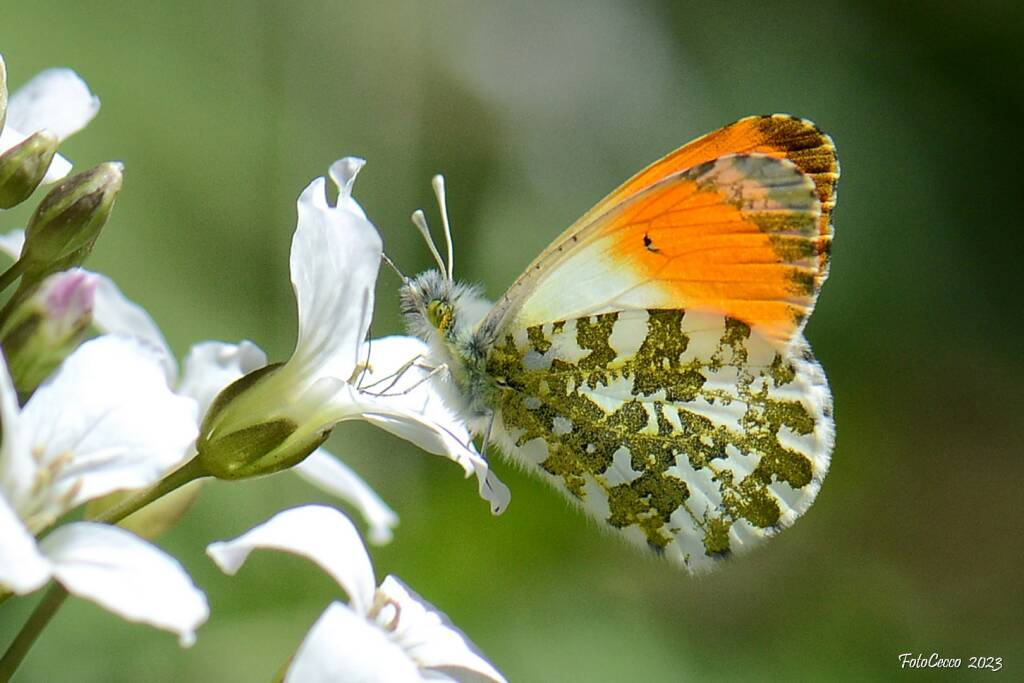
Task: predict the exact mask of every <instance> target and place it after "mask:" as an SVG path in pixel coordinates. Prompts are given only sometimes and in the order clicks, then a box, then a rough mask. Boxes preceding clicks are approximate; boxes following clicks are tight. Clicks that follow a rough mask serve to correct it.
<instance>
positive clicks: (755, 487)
mask: <svg viewBox="0 0 1024 683" xmlns="http://www.w3.org/2000/svg"><path fill="white" fill-rule="evenodd" d="M786 353H787V355H786V356H785V357H784V356H782V355H780V351H779V350H778V347H777V345H773V344H771V343H769V342H768V341H766V340H764V339H762V338H761V337H759V336H758V335H757V333H756V332H752V331H751V329H750V327H748V326H747V325H745V324H743V323H742V322H739V321H737V320H733V319H731V318H728V317H724V316H722V315H715V314H707V313H702V312H701V313H698V312H686V311H681V310H648V311H642V310H630V311H620V312H617V313H608V314H604V315H598V316H592V317H588V318H579V319H576V320H568V321H562V322H555V323H548V324H544V325H537V326H535V327H530V328H528V329H522V330H517V331H514V332H512V333H510V334H508V335H506V336H505V337H504V338H503V339H501V340H499V341H498V343H497V344H496V345H495V346H494V348H493V349H492V351H491V354H490V356H489V359H488V366H487V372H488V374H489V375H490V376H492V377H493V378H495V379H496V380H497V382H498V383H499V386H500V387H501V390H500V397H499V399H498V405H497V406H496V419H495V425H494V430H493V434H494V437H495V440H496V441H497V442H498V443H499V444H500V445H501V446H502V447H503V449H504V450H505V451H506V452H507V453H509V454H510V455H511V457H513V458H514V459H516V460H519V461H522V462H524V463H528V464H529V465H530V466H532V467H536V468H539V469H540V471H541V472H542V474H544V475H545V476H546V478H547V479H549V480H550V481H551V482H552V483H554V484H555V485H556V486H557V487H558V488H560V489H561V490H563V491H565V492H566V494H567V495H568V496H569V497H570V498H571V499H573V500H575V501H577V502H578V503H580V504H581V505H582V506H583V507H584V508H585V509H586V510H587V511H588V512H589V513H590V514H592V515H593V516H595V517H596V518H597V519H600V520H603V521H604V522H606V523H607V524H609V525H610V526H611V527H613V528H615V529H617V530H619V531H621V532H622V534H623V535H624V536H625V537H627V538H629V539H630V540H632V541H634V542H637V543H639V544H645V545H647V546H649V547H650V548H652V549H653V550H655V551H656V552H658V553H660V554H664V555H665V556H667V557H669V558H671V559H672V560H673V561H676V562H678V563H680V564H682V565H684V566H686V567H687V568H688V569H689V570H691V571H695V572H696V571H700V570H702V569H706V568H709V567H711V566H712V565H713V563H714V562H715V561H716V560H718V559H720V558H722V557H725V556H727V555H729V554H730V553H731V552H738V551H742V550H745V549H746V548H748V547H749V546H751V545H752V544H754V543H755V542H756V541H758V540H760V539H762V538H765V537H767V536H771V535H773V534H775V533H776V532H778V531H779V530H780V529H782V528H784V527H786V526H788V525H790V524H792V523H793V521H794V520H795V519H796V518H797V517H799V516H800V514H802V513H803V512H804V510H806V509H807V507H808V506H809V505H810V504H811V502H812V501H813V500H814V497H815V495H816V494H817V492H818V489H819V487H820V485H821V480H822V478H823V477H824V476H825V473H826V471H827V469H828V464H829V455H830V453H831V450H832V442H833V421H832V414H831V410H832V408H831V406H832V400H831V394H830V392H829V389H828V384H827V381H826V379H825V375H824V373H823V372H822V370H821V367H820V366H819V365H818V364H817V362H816V361H815V360H814V358H813V356H812V355H811V352H810V348H809V347H808V346H807V344H806V342H805V341H803V340H802V339H798V340H796V342H795V343H794V344H793V345H791V346H790V347H789V350H788V351H787V352H786Z"/></svg>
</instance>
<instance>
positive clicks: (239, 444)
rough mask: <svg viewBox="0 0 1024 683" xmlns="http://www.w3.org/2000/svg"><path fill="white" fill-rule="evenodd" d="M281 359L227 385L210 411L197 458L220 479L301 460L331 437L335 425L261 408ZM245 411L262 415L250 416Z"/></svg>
mask: <svg viewBox="0 0 1024 683" xmlns="http://www.w3.org/2000/svg"><path fill="white" fill-rule="evenodd" d="M281 367H283V364H281V363H277V364H274V365H268V366H266V367H264V368H261V369H259V370H256V371H255V372H251V373H249V374H248V375H246V376H245V377H242V378H241V379H239V380H237V381H235V382H234V383H232V384H230V385H228V387H227V388H225V389H224V391H222V392H221V393H220V394H219V395H218V396H217V398H216V399H214V401H213V403H212V404H211V405H210V408H209V410H208V411H207V412H206V417H205V418H204V419H203V424H202V426H201V427H200V429H199V439H198V440H197V441H196V450H197V451H198V452H199V455H198V458H199V461H200V463H201V464H202V466H203V467H204V468H205V470H206V471H207V472H208V473H209V474H210V475H212V476H214V477H217V478H218V479H246V478H249V477H255V476H260V475H264V474H271V473H273V472H279V471H280V470H284V469H288V468H289V467H292V466H293V465H297V464H298V463H300V462H302V461H303V460H305V459H306V456H308V455H309V454H310V453H312V452H313V451H315V450H316V449H317V448H318V447H319V446H320V444H322V443H323V442H324V441H326V440H327V437H328V436H329V435H330V430H329V429H328V430H316V431H311V430H309V429H308V428H306V429H303V428H301V425H300V424H299V422H297V421H296V420H294V419H292V418H291V417H289V416H287V415H278V416H273V415H264V413H263V412H262V411H260V410H258V409H255V410H254V408H256V404H257V403H259V402H261V400H260V399H261V398H262V394H263V393H264V390H265V388H266V387H265V385H267V384H268V382H267V380H268V379H270V378H271V377H272V376H273V375H274V373H275V372H277V371H278V370H280V369H281ZM246 415H263V417H261V418H260V420H261V421H259V422H255V423H252V422H247V421H246V420H245V419H244V417H243V418H242V419H239V418H240V416H246Z"/></svg>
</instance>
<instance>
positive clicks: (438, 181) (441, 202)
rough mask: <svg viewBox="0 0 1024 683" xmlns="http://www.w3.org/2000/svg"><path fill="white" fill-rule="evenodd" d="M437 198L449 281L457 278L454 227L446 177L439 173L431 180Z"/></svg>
mask: <svg viewBox="0 0 1024 683" xmlns="http://www.w3.org/2000/svg"><path fill="white" fill-rule="evenodd" d="M430 184H431V185H432V186H433V188H434V196H435V197H437V205H438V206H439V207H440V208H441V224H442V225H444V241H445V244H446V245H447V246H448V279H449V280H452V279H454V278H455V250H454V249H453V247H452V226H451V223H449V222H448V202H447V200H446V198H445V192H444V176H443V175H441V174H440V173H438V174H437V175H436V176H434V177H433V178H432V179H431V180H430Z"/></svg>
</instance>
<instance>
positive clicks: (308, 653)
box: [206, 505, 505, 683]
mask: <svg viewBox="0 0 1024 683" xmlns="http://www.w3.org/2000/svg"><path fill="white" fill-rule="evenodd" d="M257 548H271V549H276V550H282V551H285V552H290V553H294V554H296V555H299V556H302V557H306V558H308V559H310V560H312V561H313V562H315V563H316V564H317V565H319V566H320V567H321V568H322V569H323V570H324V571H325V572H327V573H328V574H330V575H331V577H332V578H334V579H335V580H336V581H337V582H338V585H340V586H341V587H342V588H343V589H344V590H345V592H346V593H348V596H349V604H348V605H345V604H343V603H340V602H334V603H331V605H330V606H329V607H328V608H327V610H326V611H324V613H323V614H322V615H321V616H320V618H319V619H318V620H317V622H316V624H315V625H314V626H313V628H312V629H310V632H309V634H308V635H307V636H306V639H305V640H304V641H303V643H302V645H301V646H300V647H299V650H298V652H297V653H296V654H295V657H294V658H293V660H292V662H291V665H290V667H289V669H288V673H287V675H286V677H285V681H287V682H288V683H320V682H321V681H322V682H324V683H327V682H329V681H364V682H366V683H373V682H376V681H380V682H381V683H402V682H403V681H437V680H441V681H471V680H472V681H481V680H484V681H498V682H503V681H504V680H505V679H504V677H502V675H501V674H500V673H498V671H497V670H496V669H495V668H494V667H493V666H492V665H491V664H490V663H489V662H488V661H487V660H486V659H484V658H483V657H481V656H480V655H479V654H478V653H477V651H476V648H475V647H474V646H473V645H472V644H471V643H470V642H469V641H468V640H467V639H466V637H465V635H463V634H462V633H461V632H460V631H459V630H458V629H456V628H455V627H454V626H452V625H451V624H450V623H449V622H448V619H447V617H445V616H444V615H443V614H442V613H440V612H438V611H437V609H435V608H434V607H433V606H432V605H430V604H429V603H427V602H425V601H423V600H422V599H421V598H419V597H418V596H416V595H414V594H413V593H411V592H410V591H409V590H408V589H407V588H406V587H405V586H404V585H402V583H401V582H399V581H398V580H397V579H395V578H394V577H392V576H388V577H386V578H385V579H384V581H383V582H382V583H381V585H380V586H379V587H376V588H375V587H374V586H375V583H376V580H375V579H374V575H373V566H372V565H371V563H370V558H369V556H367V554H366V549H365V548H364V547H363V544H362V542H361V541H360V540H359V534H358V533H357V532H356V530H355V527H353V526H352V523H351V522H350V521H349V520H348V518H347V517H345V516H344V515H343V514H341V513H340V512H338V511H337V510H334V509H333V508H329V507H324V506H321V505H308V506H305V507H300V508H294V509H291V510H286V511H284V512H281V513H279V514H278V515H276V516H275V517H272V518H271V519H270V520H268V521H267V522H265V523H264V524H261V525H259V526H257V527H255V528H253V529H252V530H250V531H249V532H248V533H246V534H244V535H242V536H240V537H238V538H236V539H234V540H232V541H226V542H221V543H213V544H211V545H210V546H209V547H208V548H207V549H206V552H207V554H209V555H210V557H212V558H213V560H214V561H215V562H216V563H217V564H218V566H220V568H221V569H222V570H224V571H225V572H226V573H228V574H234V573H235V572H237V571H238V569H239V567H241V566H242V564H243V563H244V562H245V560H246V558H247V557H248V556H249V553H250V552H252V551H253V550H255V549H257Z"/></svg>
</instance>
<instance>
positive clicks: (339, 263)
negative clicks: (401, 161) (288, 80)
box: [283, 178, 382, 380]
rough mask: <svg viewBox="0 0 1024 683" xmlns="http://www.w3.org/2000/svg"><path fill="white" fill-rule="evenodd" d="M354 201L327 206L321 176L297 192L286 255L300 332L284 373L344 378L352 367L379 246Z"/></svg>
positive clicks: (367, 317)
mask: <svg viewBox="0 0 1024 683" xmlns="http://www.w3.org/2000/svg"><path fill="white" fill-rule="evenodd" d="M348 185H349V187H350V185H351V182H349V183H348ZM354 203H355V202H354V200H350V199H349V200H347V201H345V202H343V203H342V204H341V205H340V206H336V207H332V206H329V205H328V204H327V197H326V194H325V181H324V179H323V178H317V179H316V180H314V181H313V182H312V183H310V185H309V187H307V188H306V189H305V190H304V191H303V193H302V195H301V196H300V197H299V201H298V214H299V216H298V224H297V226H296V228H295V235H294V236H293V238H292V249H291V259H290V262H291V276H292V286H293V287H294V289H295V298H296V301H297V303H298V309H299V334H298V341H297V342H296V344H295V353H294V354H293V355H292V359H291V360H290V361H289V362H288V366H289V368H286V369H283V372H286V373H287V372H294V373H297V374H298V376H301V377H311V378H313V379H316V378H317V377H319V376H323V375H330V376H332V377H337V378H339V379H342V380H348V378H349V376H350V375H351V374H352V370H353V369H354V368H355V366H356V362H357V360H358V359H357V356H358V353H359V350H360V345H361V343H362V341H363V339H364V338H365V336H366V331H367V329H368V328H369V325H370V316H371V315H372V312H373V289H374V284H375V283H376V280H377V270H378V268H379V266H380V258H381V253H382V247H381V240H380V236H379V235H378V234H377V230H376V229H375V228H374V227H373V225H372V224H371V223H370V222H369V221H367V220H366V218H365V216H363V215H362V212H361V211H359V212H358V213H357V212H356V211H354V210H353V209H352V207H351V205H352V204H354ZM356 206H358V205H356Z"/></svg>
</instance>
